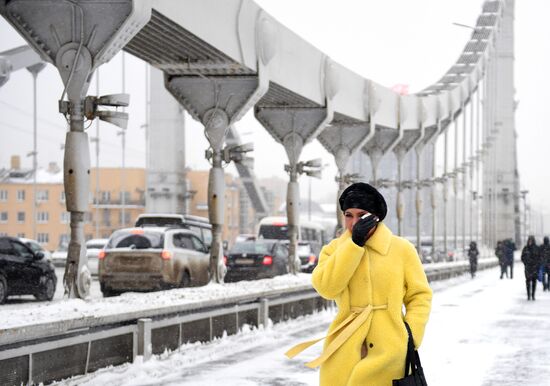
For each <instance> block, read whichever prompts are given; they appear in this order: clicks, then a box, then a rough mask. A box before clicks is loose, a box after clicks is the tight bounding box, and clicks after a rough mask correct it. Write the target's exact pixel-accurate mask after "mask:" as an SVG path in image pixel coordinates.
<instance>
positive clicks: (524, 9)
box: [0, 0, 550, 211]
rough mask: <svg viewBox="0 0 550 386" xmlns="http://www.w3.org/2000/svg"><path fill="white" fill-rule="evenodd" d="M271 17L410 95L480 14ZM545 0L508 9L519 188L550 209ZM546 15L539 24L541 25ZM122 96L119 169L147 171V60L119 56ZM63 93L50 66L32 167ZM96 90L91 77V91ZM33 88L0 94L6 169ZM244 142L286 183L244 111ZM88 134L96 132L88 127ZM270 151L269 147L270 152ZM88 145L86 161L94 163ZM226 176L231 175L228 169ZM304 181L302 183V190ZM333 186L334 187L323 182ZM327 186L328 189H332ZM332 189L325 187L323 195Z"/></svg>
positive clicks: (348, 0)
mask: <svg viewBox="0 0 550 386" xmlns="http://www.w3.org/2000/svg"><path fill="white" fill-rule="evenodd" d="M257 2H258V3H259V4H260V6H262V7H263V8H264V9H265V10H266V11H267V12H268V13H270V14H271V15H273V16H274V17H275V18H277V19H278V20H279V21H281V22H282V23H283V24H285V25H286V26H287V27H289V28H290V29H292V30H293V31H295V32H296V33H297V34H298V35H300V36H302V37H303V38H304V39H306V40H308V41H309V42H311V43H312V44H313V45H315V46H317V47H318V48H319V49H320V50H322V51H324V52H325V53H326V54H328V55H329V56H330V57H331V58H332V59H334V60H335V61H337V62H339V63H341V64H343V65H344V66H346V67H348V68H350V69H351V70H353V71H355V72H357V73H358V74H361V75H362V76H364V77H366V78H369V79H372V80H374V81H376V82H378V83H381V84H383V85H385V86H389V87H390V86H392V85H395V84H398V83H402V84H408V85H409V86H410V91H411V92H415V91H418V90H421V89H423V88H424V87H426V86H428V85H430V84H431V83H433V82H435V81H437V80H438V79H439V78H440V77H441V76H442V75H443V74H444V73H445V72H446V71H447V69H448V68H449V67H450V66H451V65H452V64H453V63H454V62H455V61H456V59H457V58H458V56H459V54H460V52H461V50H462V48H463V47H464V45H465V43H466V42H467V40H468V38H469V36H470V34H471V30H469V29H467V28H461V27H457V26H454V25H453V24H452V23H453V22H458V23H462V24H467V25H474V24H475V21H476V19H477V16H478V15H479V13H480V11H481V5H482V3H483V2H482V1H481V0H461V1H456V0H416V1H410V0H385V1H378V0H376V1H375V0H368V1H367V0H339V1H328V0H315V1H314V0H300V1H293V2H289V1H280V0H259V1H257ZM549 14H550V2H548V1H547V0H529V1H521V2H519V1H518V2H517V3H516V15H515V16H516V17H515V20H516V24H515V28H516V35H515V43H516V49H515V54H516V63H515V64H516V66H515V84H516V89H517V95H516V99H518V100H519V102H520V103H519V107H518V109H517V111H516V130H517V134H518V156H519V160H518V161H519V172H520V178H521V186H522V189H528V190H529V191H530V197H531V201H532V203H533V204H534V205H537V206H539V207H542V206H544V207H546V208H547V209H546V210H547V211H550V208H549V207H550V199H548V198H546V197H550V196H549V195H550V170H549V169H550V168H549V167H548V153H549V152H548V150H547V149H548V147H550V134H549V132H548V124H547V123H546V121H545V119H544V116H545V114H544V112H545V111H547V109H548V108H547V104H548V102H547V99H548V98H547V97H546V93H544V94H543V92H544V91H546V90H548V89H550V72H549V71H548V69H549V68H550V42H549V40H548V39H547V37H548V36H550V31H549V27H548V22H547V20H545V18H546V17H547V15H549ZM543 18H544V19H543ZM0 37H1V38H0V52H1V51H4V50H7V49H10V48H13V47H16V46H18V45H22V44H25V42H24V41H23V39H22V38H21V37H19V35H18V34H17V33H16V32H15V31H14V30H13V29H12V28H11V26H9V24H8V23H7V22H6V21H4V20H3V19H0ZM126 66H127V75H126V85H127V87H126V92H129V93H130V94H131V107H130V108H129V109H128V111H129V113H130V122H129V129H128V148H127V159H126V164H127V165H130V166H145V150H144V149H145V147H144V131H143V129H142V128H140V127H141V126H142V125H143V124H144V123H145V113H144V110H145V98H144V89H145V81H144V74H145V72H144V71H145V64H144V63H143V62H141V61H140V60H138V59H136V58H133V57H131V56H130V55H126ZM121 87H122V85H121V60H120V55H118V56H117V57H115V58H114V59H113V60H112V61H111V62H110V63H108V64H107V65H104V66H103V67H102V68H101V72H100V90H99V91H100V94H107V93H116V92H120V91H121ZM61 92H62V88H61V80H60V78H59V75H58V73H57V70H55V69H54V68H53V66H51V65H48V66H47V67H46V69H44V70H43V71H42V73H41V74H40V75H39V80H38V93H39V106H38V115H39V118H40V120H39V127H38V130H39V158H38V159H39V165H41V166H46V165H47V163H48V162H49V161H56V162H58V163H59V164H61V163H62V159H63V154H62V150H60V144H61V143H62V142H63V141H64V132H65V123H64V119H63V117H62V116H61V115H60V114H59V113H57V100H58V99H59V97H60V95H61ZM94 93H95V81H92V86H91V87H90V94H94ZM30 101H32V82H31V75H30V74H29V73H28V72H27V71H25V70H21V71H18V72H16V73H13V74H12V76H11V79H10V81H9V82H8V83H7V84H6V85H4V86H3V87H2V88H0V130H1V131H0V132H1V133H2V134H1V136H2V141H0V166H7V165H8V164H9V157H10V155H11V154H20V155H21V156H22V158H23V164H24V165H26V166H30V165H31V160H30V158H26V157H25V155H26V154H27V153H28V152H29V151H31V149H32V105H31V103H30ZM237 129H238V130H239V131H240V132H241V133H242V134H243V140H245V141H254V142H255V143H256V151H255V152H254V153H255V154H254V157H255V159H256V170H257V173H258V174H261V175H264V176H269V175H278V176H281V177H283V178H285V179H286V175H285V173H284V172H283V162H282V161H281V160H286V155H285V153H284V151H283V148H282V146H280V145H275V141H274V140H273V139H272V138H271V137H270V136H269V135H268V134H267V132H266V131H265V130H264V129H263V128H262V127H261V126H260V125H259V124H258V123H257V122H256V121H255V119H254V118H253V116H252V114H250V113H249V114H247V116H245V117H244V118H243V120H242V121H241V122H240V123H239V124H238V125H237ZM100 130H101V134H100V137H101V157H100V165H101V166H120V164H121V152H120V137H117V135H116V132H117V130H118V129H117V128H115V127H114V126H111V125H108V124H101V129H100ZM90 135H91V136H94V135H95V123H94V124H93V126H92V128H91V130H90ZM186 137H187V144H186V149H187V154H186V159H187V162H188V166H190V167H192V168H199V169H206V168H207V167H208V164H207V163H206V162H205V161H204V159H203V155H204V149H206V147H207V146H208V145H207V142H206V140H205V139H204V136H203V134H202V127H201V126H200V125H199V124H197V123H196V122H194V121H192V120H191V119H188V120H187V133H186ZM274 145H275V146H274ZM93 154H94V151H93V148H92V163H93V164H95V159H94V156H93ZM318 156H322V157H323V158H324V159H325V162H326V163H329V164H330V166H329V167H327V169H326V171H325V173H324V181H325V183H324V184H322V183H321V182H317V181H314V182H313V192H314V196H318V197H320V196H322V195H323V194H324V193H325V192H326V190H327V189H326V186H327V184H326V181H334V175H335V174H336V168H335V167H334V166H333V164H334V162H333V158H332V156H330V155H329V154H328V153H327V152H326V151H325V150H324V149H323V148H322V147H321V146H320V145H319V143H318V142H316V141H314V142H313V143H311V144H309V145H307V146H306V147H305V148H304V151H303V155H302V158H301V159H302V160H305V159H309V158H313V157H318ZM228 170H231V169H228ZM307 181H308V178H307V177H302V178H301V183H302V191H304V190H305V189H307ZM331 186H332V185H331ZM334 190H335V188H334ZM329 191H330V189H329Z"/></svg>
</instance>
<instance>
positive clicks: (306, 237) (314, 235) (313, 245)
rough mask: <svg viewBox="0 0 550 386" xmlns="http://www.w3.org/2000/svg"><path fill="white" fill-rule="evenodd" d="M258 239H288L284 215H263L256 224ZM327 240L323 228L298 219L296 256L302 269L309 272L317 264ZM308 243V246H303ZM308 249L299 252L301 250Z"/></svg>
mask: <svg viewBox="0 0 550 386" xmlns="http://www.w3.org/2000/svg"><path fill="white" fill-rule="evenodd" d="M256 234H257V237H258V239H272V240H289V236H288V222H287V218H286V217H264V218H263V219H261V220H260V223H259V224H258V231H257V233H256ZM326 242H327V238H326V232H325V228H324V227H323V226H322V225H320V224H317V223H315V222H311V221H304V220H300V226H299V227H298V257H299V258H300V261H301V264H302V271H304V272H311V271H313V268H315V267H316V266H317V262H318V259H319V252H321V248H322V247H323V245H325V243H326ZM306 245H309V247H310V248H305V246H306ZM306 250H307V251H310V252H308V253H304V254H301V253H300V252H301V251H304V252H305V251H306Z"/></svg>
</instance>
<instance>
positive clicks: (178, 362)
mask: <svg viewBox="0 0 550 386" xmlns="http://www.w3.org/2000/svg"><path fill="white" fill-rule="evenodd" d="M522 268H523V267H522V266H521V265H520V264H519V265H517V266H516V271H517V272H516V277H515V278H514V279H513V280H508V279H504V280H499V278H498V276H499V272H498V269H490V270H488V271H485V272H481V273H480V274H479V275H478V277H476V278H475V279H473V280H471V279H469V278H468V277H466V276H463V277H461V278H457V279H452V280H451V281H443V282H435V283H433V288H434V302H433V311H432V316H431V318H430V322H429V325H428V328H427V332H426V336H425V340H424V343H423V345H422V347H421V351H420V353H421V357H422V361H423V365H424V370H425V373H426V376H427V379H428V383H429V384H430V385H431V386H434V385H435V386H454V385H457V386H458V385H461V386H464V385H468V386H476V385H479V386H490V385H499V386H501V385H509V386H512V385H514V386H516V385H535V386H547V385H548V386H550V344H548V341H547V340H546V339H547V338H548V337H550V293H548V292H542V289H541V288H540V283H539V288H538V296H537V300H536V301H535V302H528V301H527V300H525V288H524V281H523V272H522ZM332 316H333V315H332V313H331V312H323V313H321V314H316V315H313V316H308V317H304V318H301V319H298V320H293V321H289V322H286V323H281V324H276V325H273V326H270V327H268V328H266V329H263V330H262V329H260V330H252V331H244V332H242V333H240V334H238V335H235V336H229V337H224V338H222V339H218V340H216V341H214V342H212V343H207V344H190V345H185V346H183V347H182V348H181V350H180V351H179V352H172V353H165V354H163V355H160V356H155V357H154V358H153V359H151V360H150V361H148V362H146V363H141V362H140V361H137V362H136V363H133V364H126V365H123V366H118V367H115V368H109V369H104V370H100V371H98V372H96V373H94V374H89V375H87V376H84V377H75V378H73V379H72V380H67V381H64V382H61V383H58V384H62V385H76V384H78V385H106V384H117V385H159V384H162V385H215V384H223V385H224V386H232V385H235V386H237V385H238V386H248V385H273V386H278V385H285V386H288V385H295V386H297V385H316V384H317V380H318V373H317V371H314V370H310V369H308V368H306V367H305V366H303V363H304V362H306V361H307V360H310V359H313V358H314V357H315V356H317V355H318V354H319V352H320V348H321V347H320V346H321V344H318V345H316V346H315V347H313V348H310V349H309V350H308V351H306V352H305V353H304V354H302V355H301V356H300V357H299V359H298V360H292V361H291V360H287V359H286V358H285V357H284V356H283V353H284V351H286V349H287V348H288V347H290V346H292V345H293V344H294V343H296V342H299V341H302V340H307V339H311V338H315V337H319V336H322V334H323V332H324V331H325V329H326V328H327V326H328V323H329V321H330V320H331V318H332Z"/></svg>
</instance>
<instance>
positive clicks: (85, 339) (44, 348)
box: [0, 258, 498, 385]
mask: <svg viewBox="0 0 550 386" xmlns="http://www.w3.org/2000/svg"><path fill="white" fill-rule="evenodd" d="M497 264H498V261H497V260H496V259H495V258H491V259H481V260H480V261H479V264H478V269H480V270H481V269H486V268H490V267H493V266H496V265H497ZM425 271H426V275H427V277H428V280H430V281H434V280H442V279H446V278H450V277H453V276H458V275H462V274H464V273H466V272H469V264H468V262H467V261H459V262H451V263H442V264H437V263H436V264H428V265H425ZM332 306H333V302H332V301H327V300H325V299H323V298H321V297H319V295H318V294H317V293H316V292H315V291H314V290H313V289H312V288H311V287H310V288H307V287H306V286H303V285H301V286H296V287H294V288H290V289H288V290H287V291H281V290H276V291H268V292H265V291H264V292H262V293H256V294H254V293H251V294H250V295H247V296H238V297H234V298H229V299H225V300H224V301H223V302H220V301H219V300H217V299H212V300H208V301H205V302H201V304H199V305H197V304H195V305H189V304H187V305H181V306H177V307H173V306H170V307H166V308H161V309H150V310H147V311H140V312H131V313H124V314H117V315H113V316H110V317H101V318H85V319H82V320H71V321H59V322H54V323H47V324H44V325H35V326H24V327H21V328H15V329H10V330H3V331H0V385H20V384H38V383H49V382H53V381H55V380H60V379H63V378H68V377H72V376H75V375H81V374H87V373H88V372H93V371H96V370H97V369H100V368H102V367H106V366H109V365H113V366H115V365H119V364H122V363H125V362H130V361H133V360H135V358H136V356H143V360H147V359H149V358H150V357H151V355H154V354H160V353H162V352H164V351H165V350H177V349H179V348H180V347H181V346H182V344H185V343H192V342H197V341H201V342H207V341H211V340H212V339H214V338H218V337H221V336H222V335H223V334H224V332H225V333H226V334H228V335H231V334H236V333H237V332H238V331H239V330H241V329H242V327H243V326H244V325H245V324H246V325H249V326H253V327H258V326H260V325H263V326H265V325H266V324H267V322H268V320H271V321H272V322H273V323H278V322H281V321H284V320H288V319H292V318H296V317H298V316H301V315H307V314H311V313H313V312H316V311H320V310H323V309H326V308H328V307H332Z"/></svg>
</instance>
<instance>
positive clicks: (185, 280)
mask: <svg viewBox="0 0 550 386" xmlns="http://www.w3.org/2000/svg"><path fill="white" fill-rule="evenodd" d="M189 286H191V277H190V276H189V272H187V271H183V274H182V275H181V281H180V287H181V288H185V287H189Z"/></svg>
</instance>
